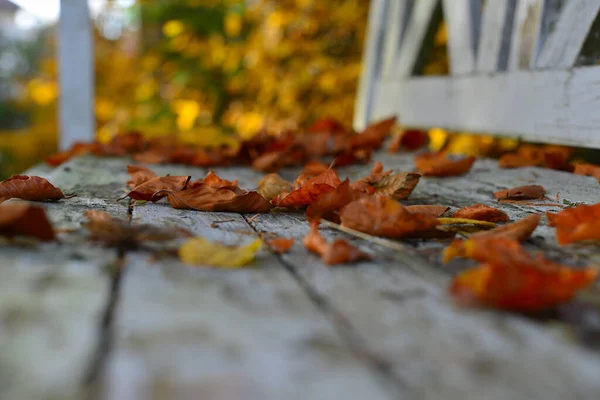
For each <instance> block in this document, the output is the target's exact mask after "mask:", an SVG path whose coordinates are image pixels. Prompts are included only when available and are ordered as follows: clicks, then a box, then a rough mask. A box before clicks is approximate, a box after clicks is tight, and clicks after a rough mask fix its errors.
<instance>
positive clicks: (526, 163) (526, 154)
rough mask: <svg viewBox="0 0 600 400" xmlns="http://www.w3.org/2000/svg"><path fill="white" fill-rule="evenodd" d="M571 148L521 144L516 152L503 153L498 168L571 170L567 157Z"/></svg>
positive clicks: (571, 151) (570, 153)
mask: <svg viewBox="0 0 600 400" xmlns="http://www.w3.org/2000/svg"><path fill="white" fill-rule="evenodd" d="M572 155H573V149H572V148H569V147H565V146H556V145H546V146H542V147H539V146H532V145H523V146H521V147H520V148H519V150H518V151H517V152H514V153H508V154H504V155H503V156H502V157H500V159H499V160H498V165H499V167H500V168H520V167H544V168H551V169H556V170H564V171H571V170H572V169H573V168H572V166H571V165H570V164H569V159H570V158H571V156H572Z"/></svg>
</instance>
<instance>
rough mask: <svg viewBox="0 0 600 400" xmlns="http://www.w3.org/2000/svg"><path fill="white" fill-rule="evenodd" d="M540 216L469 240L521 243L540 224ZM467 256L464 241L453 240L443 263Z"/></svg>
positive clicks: (492, 230) (483, 233)
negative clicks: (509, 240)
mask: <svg viewBox="0 0 600 400" xmlns="http://www.w3.org/2000/svg"><path fill="white" fill-rule="evenodd" d="M541 218H542V217H541V216H540V215H539V214H533V215H530V216H528V217H525V218H523V219H520V220H518V221H515V222H513V223H510V224H506V225H502V226H499V227H497V228H494V229H491V230H489V231H484V232H478V233H476V234H474V235H472V236H471V238H470V239H474V240H478V239H482V238H485V239H487V238H504V239H511V240H515V241H517V242H523V241H525V240H526V239H527V238H529V237H530V236H531V234H532V233H533V231H535V228H537V226H538V224H539V223H540V220H541ZM465 254H467V249H466V248H465V241H464V240H462V239H458V240H454V241H453V242H452V243H451V244H450V245H449V246H448V247H447V248H446V249H445V250H444V255H443V259H444V263H447V262H449V261H450V260H452V259H454V258H457V257H464V256H465Z"/></svg>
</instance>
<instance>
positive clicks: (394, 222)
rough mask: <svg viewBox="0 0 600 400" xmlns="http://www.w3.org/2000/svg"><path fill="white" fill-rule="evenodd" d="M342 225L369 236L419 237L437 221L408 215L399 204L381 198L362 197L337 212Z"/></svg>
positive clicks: (430, 229) (426, 216)
mask: <svg viewBox="0 0 600 400" xmlns="http://www.w3.org/2000/svg"><path fill="white" fill-rule="evenodd" d="M340 218H341V220H342V225H343V226H346V227H348V228H351V229H355V230H357V231H360V232H363V233H367V234H369V235H373V236H383V237H392V238H401V237H422V236H427V235H429V234H431V231H432V230H435V229H436V227H437V226H438V225H439V221H438V220H437V218H435V217H433V216H431V215H427V214H421V213H412V212H410V211H408V210H407V209H406V207H404V206H402V205H401V204H400V203H398V202H396V201H394V200H392V199H390V198H388V197H383V196H369V197H363V198H361V199H359V200H356V201H353V202H352V203H350V204H348V205H346V206H345V207H344V208H342V210H341V211H340Z"/></svg>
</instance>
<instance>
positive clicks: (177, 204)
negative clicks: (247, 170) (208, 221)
mask: <svg viewBox="0 0 600 400" xmlns="http://www.w3.org/2000/svg"><path fill="white" fill-rule="evenodd" d="M156 195H160V196H167V199H168V200H169V203H170V204H171V206H172V207H173V208H176V209H183V210H197V211H228V212H239V213H264V212H268V211H269V210H270V209H271V207H272V206H271V203H269V202H268V201H267V200H266V199H265V198H264V197H262V196H261V195H260V194H259V193H258V192H252V191H250V192H249V191H246V190H243V189H240V188H239V187H237V186H229V187H213V186H209V185H206V184H199V185H197V186H196V187H194V188H191V189H187V190H181V191H165V190H163V191H160V192H157V193H156Z"/></svg>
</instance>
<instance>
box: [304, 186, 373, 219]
mask: <svg viewBox="0 0 600 400" xmlns="http://www.w3.org/2000/svg"><path fill="white" fill-rule="evenodd" d="M361 196H362V194H361V193H360V192H358V191H356V190H353V189H352V188H351V185H350V181H349V180H348V179H346V180H345V181H344V182H342V183H341V185H339V186H338V187H337V188H335V190H333V191H330V192H327V193H323V194H321V195H320V196H319V197H318V198H317V199H316V200H315V201H314V202H312V203H311V204H310V205H309V206H308V208H307V209H306V217H307V218H308V219H309V220H314V219H319V218H326V219H329V220H331V219H334V220H336V221H337V218H333V216H332V213H333V212H334V211H338V210H340V209H341V208H342V207H344V206H345V205H346V204H349V203H351V202H353V201H354V200H357V199H359V198H360V197H361Z"/></svg>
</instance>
